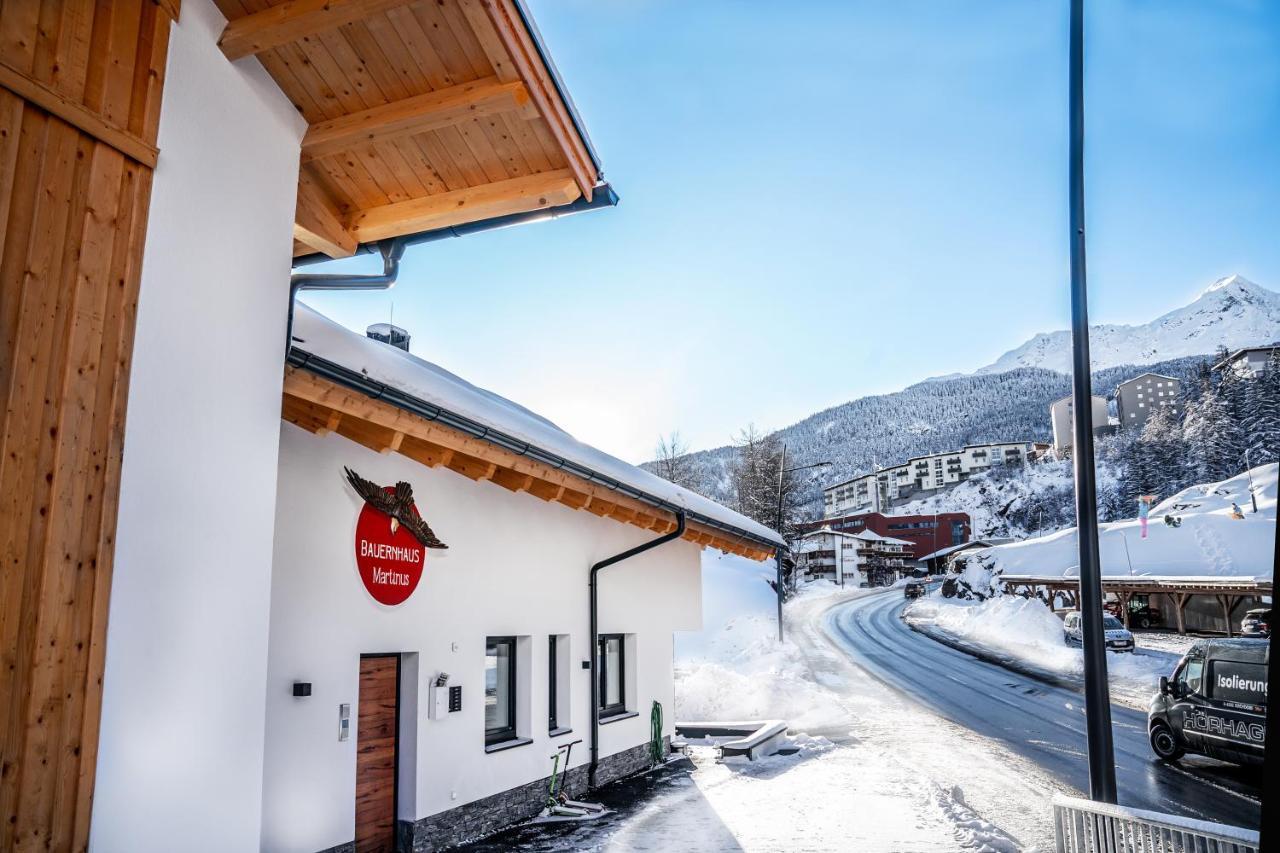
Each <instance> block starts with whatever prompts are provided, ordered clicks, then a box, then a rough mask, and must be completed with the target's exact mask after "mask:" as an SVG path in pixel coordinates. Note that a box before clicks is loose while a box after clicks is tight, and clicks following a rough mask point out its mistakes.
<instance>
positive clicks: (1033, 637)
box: [903, 593, 1177, 708]
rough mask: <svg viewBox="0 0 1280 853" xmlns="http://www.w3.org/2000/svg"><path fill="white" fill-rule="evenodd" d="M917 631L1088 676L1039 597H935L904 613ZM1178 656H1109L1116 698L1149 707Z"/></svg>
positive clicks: (1075, 649)
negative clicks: (965, 598)
mask: <svg viewBox="0 0 1280 853" xmlns="http://www.w3.org/2000/svg"><path fill="white" fill-rule="evenodd" d="M903 615H904V617H905V618H906V619H907V621H908V622H910V623H911V624H912V626H913V627H916V628H919V629H921V630H923V631H924V632H925V633H932V632H934V631H940V632H942V633H943V634H944V635H945V636H946V637H947V638H950V639H951V640H953V641H958V642H959V644H961V645H963V646H970V647H974V648H977V649H980V650H986V651H991V652H995V653H997V654H998V655H1000V656H1002V657H1011V658H1015V659H1016V660H1018V661H1021V662H1023V663H1026V664H1028V665H1029V666H1030V667H1031V668H1032V669H1035V670H1039V671H1042V672H1048V673H1051V674H1053V675H1057V676H1060V677H1063V678H1066V679H1070V680H1077V679H1080V678H1083V677H1084V653H1083V651H1082V650H1081V649H1080V648H1079V647H1077V646H1071V645H1068V644H1067V640H1066V634H1065V633H1064V632H1063V629H1062V620H1061V619H1059V618H1058V617H1057V616H1056V615H1054V613H1053V611H1051V610H1050V609H1049V608H1048V606H1046V605H1045V603H1044V602H1043V601H1041V600H1040V599H1038V598H1022V597H1020V596H1015V595H999V596H996V597H995V598H990V599H987V600H986V601H981V602H973V601H962V600H959V599H944V598H942V597H940V596H939V595H937V594H936V593H935V594H932V595H930V596H928V597H926V598H922V599H919V600H918V601H916V602H914V603H913V604H912V605H911V606H910V607H908V608H907V609H906V611H905V612H904V614H903ZM1176 660H1177V656H1176V655H1173V654H1167V653H1161V652H1147V651H1144V650H1139V651H1137V652H1123V653H1122V652H1111V651H1109V652H1107V673H1108V675H1109V676H1110V682H1111V691H1112V698H1113V700H1115V701H1121V702H1124V703H1126V704H1129V705H1133V706H1135V707H1139V708H1145V707H1146V703H1147V701H1148V700H1149V699H1150V698H1151V694H1152V693H1153V692H1154V691H1155V689H1156V686H1157V684H1158V683H1159V681H1160V676H1162V675H1168V674H1169V673H1170V671H1171V670H1172V668H1173V667H1172V665H1173V662H1174V661H1176Z"/></svg>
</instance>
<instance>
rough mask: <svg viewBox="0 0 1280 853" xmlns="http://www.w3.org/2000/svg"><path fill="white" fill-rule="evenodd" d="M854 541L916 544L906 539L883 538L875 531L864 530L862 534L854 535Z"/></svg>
mask: <svg viewBox="0 0 1280 853" xmlns="http://www.w3.org/2000/svg"><path fill="white" fill-rule="evenodd" d="M853 538H854V539H862V540H863V541H865V542H884V543H886V544H889V545H914V544H915V543H914V542H908V541H907V540H905V539H894V538H893V537H892V536H881V535H880V534H879V533H876V532H875V531H874V530H864V531H862V532H861V533H854V534H853Z"/></svg>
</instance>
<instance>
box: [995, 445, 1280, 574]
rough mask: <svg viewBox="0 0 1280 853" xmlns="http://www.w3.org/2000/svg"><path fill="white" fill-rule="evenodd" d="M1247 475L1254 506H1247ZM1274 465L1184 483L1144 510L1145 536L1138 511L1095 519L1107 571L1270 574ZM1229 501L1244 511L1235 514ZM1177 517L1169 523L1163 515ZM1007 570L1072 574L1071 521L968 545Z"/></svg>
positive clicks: (1073, 536)
mask: <svg viewBox="0 0 1280 853" xmlns="http://www.w3.org/2000/svg"><path fill="white" fill-rule="evenodd" d="M1250 475H1252V479H1253V483H1254V494H1255V496H1256V497H1257V500H1258V512H1257V513H1254V512H1253V511H1252V504H1251V501H1250V496H1249V480H1250ZM1276 479H1277V465H1276V464H1275V463H1271V464H1269V465H1259V466H1258V467H1256V468H1254V469H1252V471H1250V472H1246V473H1243V474H1238V475H1237V476H1235V477H1232V478H1230V479H1228V480H1223V481H1222V482H1220V483H1209V484H1203V485H1198V486H1192V487H1190V488H1187V489H1183V490H1182V491H1181V492H1178V493H1177V494H1176V495H1174V496H1172V497H1170V498H1167V499H1165V500H1163V501H1160V502H1159V503H1158V504H1156V505H1155V506H1154V507H1152V509H1151V512H1150V521H1149V525H1148V533H1147V538H1146V539H1143V538H1142V534H1141V526H1140V523H1139V521H1138V520H1137V519H1130V520H1126V521H1116V522H1110V523H1108V524H1102V525H1100V529H1099V535H1098V541H1099V546H1100V548H1101V561H1102V572H1103V574H1106V575H1128V574H1133V575H1153V576H1164V577H1169V576H1178V577H1247V578H1255V577H1256V578H1267V579H1269V578H1270V577H1271V566H1272V560H1273V556H1274V553H1275V544H1276ZM1232 504H1235V505H1236V506H1238V507H1239V508H1240V509H1241V510H1242V511H1243V518H1239V517H1236V515H1235V513H1234V510H1233V509H1232ZM1166 516H1169V518H1170V519H1171V520H1173V521H1177V522H1178V526H1176V527H1175V526H1171V525H1170V524H1167V523H1166V522H1165V517H1166ZM973 553H974V555H975V556H979V557H982V558H986V559H988V560H989V561H990V565H991V567H992V568H993V569H995V570H998V571H1000V572H1002V573H1003V574H1006V575H1032V576H1039V577H1044V576H1050V575H1051V576H1059V575H1061V576H1067V577H1073V576H1076V575H1078V573H1079V572H1078V566H1079V559H1080V558H1079V550H1078V545H1077V543H1076V531H1075V528H1074V527H1072V528H1068V529H1066V530H1061V531H1059V532H1057V533H1055V534H1052V535H1050V536H1044V537H1040V538H1037V539H1028V540H1025V541H1022V542H1012V543H1009V544H1006V545H997V546H994V547H991V548H986V549H983V550H980V551H974V552H973Z"/></svg>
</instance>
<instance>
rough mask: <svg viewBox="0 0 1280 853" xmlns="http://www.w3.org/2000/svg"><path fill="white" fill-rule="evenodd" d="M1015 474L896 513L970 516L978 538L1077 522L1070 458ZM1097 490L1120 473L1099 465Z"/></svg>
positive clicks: (982, 480) (967, 484) (981, 480)
mask: <svg viewBox="0 0 1280 853" xmlns="http://www.w3.org/2000/svg"><path fill="white" fill-rule="evenodd" d="M1016 473H1017V476H1004V477H1001V476H991V475H990V474H980V475H978V476H976V477H973V478H972V479H969V480H966V481H964V482H963V483H961V484H960V485H958V486H956V487H954V488H952V489H949V490H947V491H945V492H940V493H938V494H936V495H931V496H929V497H927V498H921V499H919V500H914V501H911V502H910V503H907V504H904V505H903V506H900V507H897V508H895V509H894V512H895V513H897V514H899V515H931V514H934V513H944V512H965V513H968V514H969V521H970V524H971V527H972V532H973V538H974V539H988V538H992V537H1000V538H1005V537H1008V538H1013V539H1025V538H1026V537H1028V536H1032V535H1039V534H1041V533H1046V532H1053V531H1055V530H1061V529H1062V528H1064V527H1068V526H1070V525H1072V524H1074V523H1075V518H1076V517H1075V477H1074V474H1073V473H1072V468H1071V462H1070V461H1069V460H1057V461H1048V462H1042V463H1039V464H1036V465H1028V466H1026V467H1025V468H1020V469H1016ZM1097 475H1098V486H1099V491H1106V490H1108V489H1110V488H1112V487H1113V486H1114V484H1115V482H1116V471H1115V469H1114V468H1113V467H1112V466H1111V465H1108V464H1107V463H1106V462H1105V461H1104V460H1102V459H1099V460H1098V463H1097Z"/></svg>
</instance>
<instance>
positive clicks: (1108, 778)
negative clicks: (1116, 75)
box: [1067, 0, 1116, 803]
mask: <svg viewBox="0 0 1280 853" xmlns="http://www.w3.org/2000/svg"><path fill="white" fill-rule="evenodd" d="M1069 54H1070V61H1069V74H1068V76H1069V83H1068V87H1067V88H1068V104H1069V112H1070V121H1069V136H1070V157H1069V165H1068V186H1069V189H1068V197H1069V200H1070V214H1071V235H1070V240H1071V367H1072V370H1071V398H1072V408H1073V409H1074V411H1073V412H1072V415H1073V420H1074V427H1075V436H1074V441H1075V447H1074V448H1073V453H1072V455H1073V456H1074V457H1075V469H1076V470H1075V474H1076V531H1077V534H1078V536H1077V538H1078V540H1079V546H1080V613H1081V617H1082V620H1081V621H1082V622H1083V626H1082V627H1083V629H1084V630H1083V635H1084V636H1083V641H1084V699H1085V730H1086V732H1087V734H1088V743H1089V796H1090V798H1091V799H1094V800H1098V801H1100V802H1104V803H1114V802H1116V762H1115V745H1114V743H1113V741H1112V732H1111V696H1110V691H1109V689H1108V686H1107V649H1106V641H1105V636H1106V635H1105V633H1104V631H1103V628H1102V567H1101V561H1100V559H1099V555H1098V506H1097V483H1096V482H1095V474H1094V468H1093V406H1092V405H1091V403H1092V398H1093V388H1092V384H1093V383H1092V381H1091V378H1090V374H1089V300H1088V291H1087V287H1086V275H1085V232H1084V0H1071V36H1070V47H1069Z"/></svg>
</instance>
